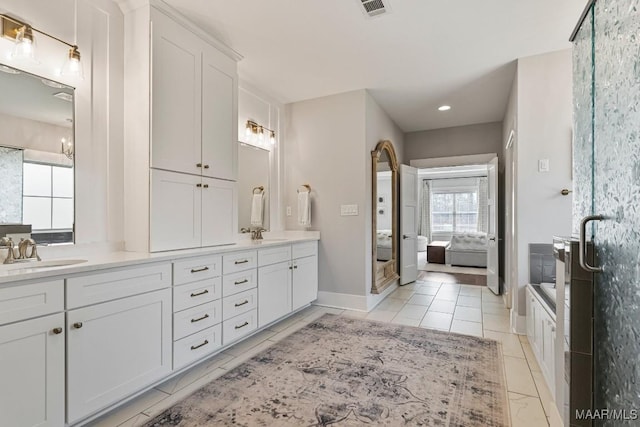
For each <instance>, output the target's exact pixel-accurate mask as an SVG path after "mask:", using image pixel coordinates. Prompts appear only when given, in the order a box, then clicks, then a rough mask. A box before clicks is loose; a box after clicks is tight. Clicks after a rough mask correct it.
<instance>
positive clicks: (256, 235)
mask: <svg viewBox="0 0 640 427" xmlns="http://www.w3.org/2000/svg"><path fill="white" fill-rule="evenodd" d="M263 231H267V230H266V229H264V228H262V227H257V228H254V229H253V230H252V229H249V228H245V227H243V228H241V229H240V232H241V233H251V240H262V232H263Z"/></svg>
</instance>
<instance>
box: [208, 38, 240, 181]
mask: <svg viewBox="0 0 640 427" xmlns="http://www.w3.org/2000/svg"><path fill="white" fill-rule="evenodd" d="M220 56H221V55H220V54H219V53H218V52H217V51H215V49H213V48H208V49H205V51H204V53H203V57H202V163H203V169H202V175H204V176H209V177H212V178H222V179H230V180H235V179H236V170H237V168H236V164H237V157H238V155H237V147H238V144H237V141H238V138H237V133H238V120H237V113H236V111H237V86H238V85H237V79H236V75H235V73H234V74H228V73H227V72H225V71H223V70H222V69H221V67H220V65H223V64H220V61H221V60H223V59H222V58H220ZM226 61H229V60H228V59H227V60H226ZM233 68H235V64H234V66H233Z"/></svg>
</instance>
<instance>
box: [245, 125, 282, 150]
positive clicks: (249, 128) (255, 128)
mask: <svg viewBox="0 0 640 427" xmlns="http://www.w3.org/2000/svg"><path fill="white" fill-rule="evenodd" d="M264 131H267V132H269V142H270V143H271V145H275V144H276V131H274V130H271V129H269V128H266V127H264V126H262V125H259V124H258V123H256V122H254V121H253V120H247V125H246V126H245V135H246V137H247V140H249V139H256V138H257V139H258V145H264ZM247 142H248V141H247Z"/></svg>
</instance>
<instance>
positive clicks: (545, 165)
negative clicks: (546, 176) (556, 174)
mask: <svg viewBox="0 0 640 427" xmlns="http://www.w3.org/2000/svg"><path fill="white" fill-rule="evenodd" d="M538 172H549V159H540V160H538Z"/></svg>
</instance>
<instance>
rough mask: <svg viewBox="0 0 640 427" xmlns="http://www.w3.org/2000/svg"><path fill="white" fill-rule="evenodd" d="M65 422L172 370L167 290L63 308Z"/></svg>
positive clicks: (149, 382) (116, 398)
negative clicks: (88, 305) (64, 328)
mask: <svg viewBox="0 0 640 427" xmlns="http://www.w3.org/2000/svg"><path fill="white" fill-rule="evenodd" d="M67 328H68V329H67V334H68V336H67V411H68V413H67V422H68V423H70V424H72V423H74V422H76V421H78V420H80V419H82V418H84V417H86V416H88V415H90V414H92V413H94V412H96V411H99V410H100V409H103V408H105V407H107V406H109V405H111V404H113V403H115V402H117V401H119V400H121V399H123V398H125V397H127V396H129V395H131V394H133V393H135V392H136V391H138V390H140V389H142V388H144V387H145V386H147V385H149V384H151V383H153V382H154V381H157V380H159V379H160V378H162V377H164V376H166V375H167V374H169V372H171V348H172V341H171V340H172V338H171V290H170V289H163V290H160V291H155V292H151V293H147V294H143V295H137V296H134V297H129V298H124V299H121V300H117V301H112V302H107V303H103V304H98V305H94V306H90V307H85V308H80V309H77V310H72V311H69V312H67Z"/></svg>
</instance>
